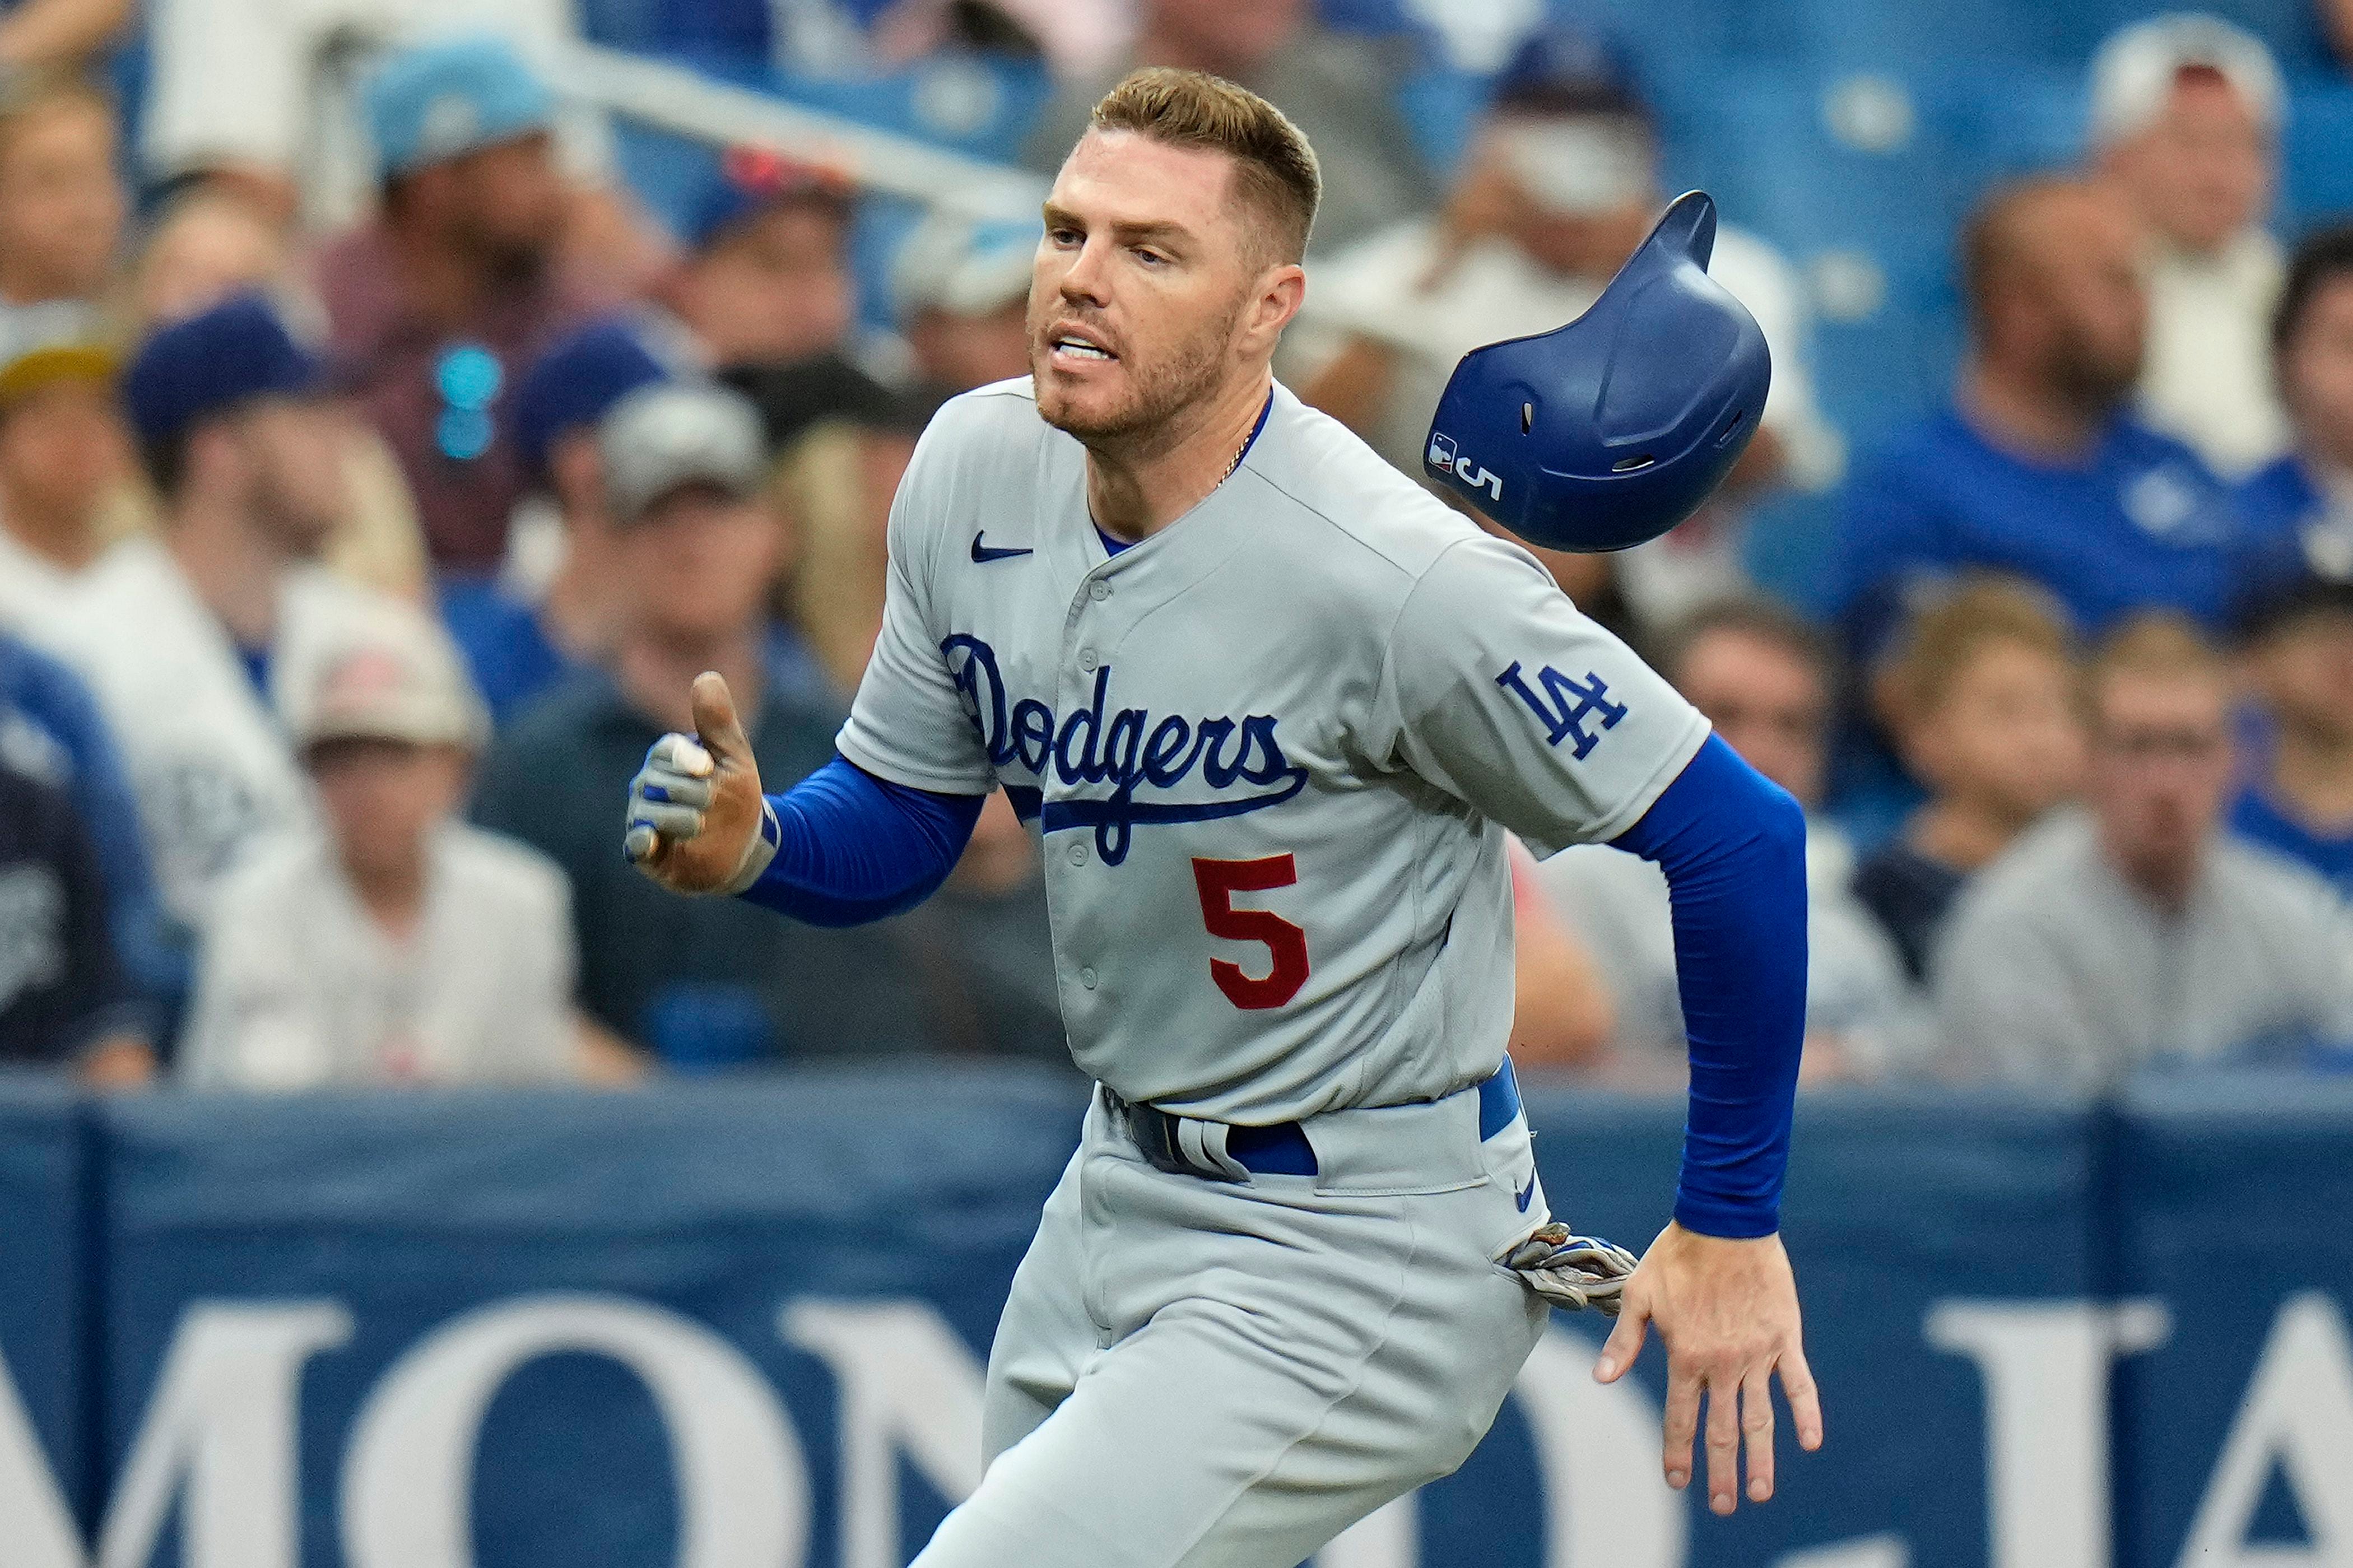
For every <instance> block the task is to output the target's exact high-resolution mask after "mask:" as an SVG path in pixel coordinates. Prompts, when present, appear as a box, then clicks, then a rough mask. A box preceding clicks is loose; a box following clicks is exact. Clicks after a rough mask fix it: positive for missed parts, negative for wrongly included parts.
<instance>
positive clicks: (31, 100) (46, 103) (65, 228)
mask: <svg viewBox="0 0 2353 1568" xmlns="http://www.w3.org/2000/svg"><path fill="white" fill-rule="evenodd" d="M114 127H115V116H114V105H113V103H112V102H111V100H109V99H108V98H107V96H106V94H104V93H103V92H101V91H100V90H99V89H97V88H95V87H93V86H91V85H90V83H89V82H87V81H85V80H83V79H80V78H79V77H76V76H71V75H51V74H36V75H33V76H30V77H28V78H24V79H8V78H7V73H6V72H5V71H0V310H5V309H7V308H8V307H11V306H17V305H37V304H41V303H44V302H47V301H48V300H80V301H82V302H83V303H85V304H87V303H90V302H92V301H95V300H97V299H98V298H99V297H100V295H101V294H103V293H104V292H105V289H106V287H107V284H108V282H109V281H110V279H111V278H112V276H113V270H114V263H115V253H116V251H117V249H118V248H119V247H121V242H122V226H123V221H124V218H125V217H126V216H127V215H128V213H129V210H130V203H129V199H128V197H127V196H126V195H125V194H124V192H123V189H122V180H121V175H120V174H117V173H116V170H115V130H114Z"/></svg>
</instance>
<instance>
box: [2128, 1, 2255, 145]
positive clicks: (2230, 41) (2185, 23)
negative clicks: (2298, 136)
mask: <svg viewBox="0 0 2353 1568" xmlns="http://www.w3.org/2000/svg"><path fill="white" fill-rule="evenodd" d="M2199 68H2203V69H2206V70H2211V71H2214V72H2216V73H2217V74H2219V75H2220V76H2221V78H2222V79H2223V80H2225V81H2227V82H2229V83H2230V84H2231V87H2232V90H2234V91H2235V92H2237V93H2238V95H2239V98H2240V100H2242V102H2244V103H2245V104H2246V106H2247V110H2248V112H2249V113H2251V114H2253V116H2254V117H2255V118H2256V119H2257V120H2258V121H2261V122H2262V123H2263V126H2264V128H2265V129H2266V130H2276V129H2278V127H2279V123H2280V120H2281V118H2282V116H2283V115H2284V113H2285V112H2286V108H2287V89H2286V87H2285V85H2284V83H2283V82H2282V81H2281V79H2280V71H2279V66H2278V65H2277V64H2276V63H2275V62H2274V60H2273V59H2272V52H2271V51H2270V50H2269V49H2267V48H2265V47H2263V40H2262V39H2260V38H2258V37H2255V36H2254V35H2253V34H2252V33H2250V32H2247V31H2246V30H2245V29H2244V28H2242V27H2236V26H2232V25H2231V24H2230V23H2228V22H2225V21H2223V20H2222V19H2221V17H2220V16H2206V15H2205V14H2203V13H2202V12H2177V13H2175V14H2173V15H2171V16H2153V17H2151V18H2150V19H2149V20H2147V21H2146V22H2135V23H2134V24H2133V25H2132V26H2128V27H2121V28H2118V29H2117V30H2116V32H2114V33H2111V34H2109V35H2108V37H2107V40H2106V41H2105V43H2103V44H2101V45H2100V47H2099V49H2098V52H2096V53H2095V54H2094V55H2093V56H2092V77H2091V97H2092V131H2091V139H2092V146H2093V148H2094V150H2098V149H2101V148H2105V147H2112V146H2114V145H2115V144H2116V143H2117V142H2121V141H2124V140H2125V139H2126V138H2127V137H2130V136H2136V135H2138V134H2139V133H2140V132H2143V131H2146V130H2147V129H2148V127H2149V126H2150V125H2151V124H2153V123H2155V122H2156V121H2157V118H2158V115H2160V114H2162V113H2164V112H2165V106H2166V103H2167V102H2168V100H2170V99H2171V98H2172V96H2173V88H2174V84H2175V82H2176V81H2178V80H2179V78H2180V76H2181V73H2182V72H2183V71H2185V70H2193V69H2199Z"/></svg>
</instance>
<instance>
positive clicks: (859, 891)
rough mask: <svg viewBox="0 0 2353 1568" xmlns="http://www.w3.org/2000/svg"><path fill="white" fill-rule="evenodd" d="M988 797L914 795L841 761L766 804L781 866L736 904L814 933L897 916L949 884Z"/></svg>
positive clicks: (773, 866)
mask: <svg viewBox="0 0 2353 1568" xmlns="http://www.w3.org/2000/svg"><path fill="white" fill-rule="evenodd" d="M986 798H987V797H986V796H983V795H935V794H934V793H933V792H932V791H930V790H921V789H909V788H908V787H907V786H906V785H904V784H892V783H891V782H890V781H889V780H888V779H881V778H877V777H875V776H874V775H873V774H872V773H868V772H867V771H866V770H865V769H863V768H860V767H859V766H857V765H856V764H855V763H850V762H849V761H847V760H845V759H843V758H842V757H839V756H836V757H835V758H834V759H833V761H831V762H829V763H826V765H825V766H823V767H821V768H819V769H818V771H817V772H815V773H811V774H809V776H808V777H807V778H805V779H803V780H801V782H800V783H798V784H795V785H794V786H793V787H792V788H791V789H789V790H787V791H786V792H785V793H784V794H783V795H770V796H768V805H769V806H770V807H771V808H772V809H773V810H774V811H775V812H776V826H777V829H778V833H779V837H778V839H777V843H776V858H775V859H774V860H772V861H770V862H769V863H768V868H767V869H766V870H765V871H764V872H762V873H761V874H760V879H759V880H758V881H756V882H754V883H753V884H752V885H751V886H750V887H749V888H746V889H744V891H743V892H742V893H741V894H740V895H739V897H742V898H744V899H748V900H751V901H752V902H753V903H755V904H758V905H760V906H762V907H763V908H765V909H771V910H776V911H777V912H778V913H779V914H786V915H790V916H792V917H793V919H795V920H797V921H806V922H807V923H808V924H810V925H818V926H853V925H863V924H865V923H866V922H868V921H879V920H883V919H886V918H888V917H890V916H892V915H895V914H900V913H902V912H903V911H905V910H911V909H913V908H914V907H915V906H916V905H917V904H920V903H922V902H923V900H925V899H928V898H930V897H931V896H932V895H933V894H934V892H936V891H938V890H939V886H940V884H941V883H942V882H944V881H946V880H947V876H948V873H949V872H950V871H952V870H954V869H955V863H956V859H957V858H958V857H959V856H961V855H962V854H963V853H964V847H965V842H966V841H967V840H969V839H970V838H971V837H972V829H973V825H974V824H975V823H976V822H978V821H979V820H980V807H981V803H982V801H983V800H985V799H986Z"/></svg>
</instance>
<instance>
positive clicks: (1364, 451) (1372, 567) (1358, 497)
mask: <svg viewBox="0 0 2353 1568" xmlns="http://www.w3.org/2000/svg"><path fill="white" fill-rule="evenodd" d="M1266 437H1271V439H1268V438H1266ZM1240 475H1247V476H1249V478H1250V480H1251V481H1253V482H1255V483H1256V484H1257V485H1258V486H1259V487H1260V488H1261V500H1262V501H1265V502H1269V503H1271V504H1272V506H1274V507H1275V508H1277V509H1279V510H1281V511H1282V512H1283V513H1285V514H1287V516H1288V519H1289V522H1290V526H1289V527H1287V528H1285V529H1282V530H1280V531H1276V530H1270V531H1269V533H1270V535H1271V537H1275V538H1287V539H1289V540H1291V541H1293V542H1295V544H1296V546H1297V547H1298V548H1300V549H1302V550H1303V551H1305V552H1310V553H1312V554H1313V555H1314V557H1315V558H1316V560H1317V561H1318V562H1319V563H1321V564H1322V566H1323V567H1324V570H1325V571H1327V572H1329V571H1336V572H1340V573H1343V574H1347V573H1348V569H1349V568H1350V567H1354V568H1356V573H1355V574H1352V575H1361V576H1362V577H1364V578H1365V579H1366V580H1367V583H1368V585H1369V584H1382V585H1386V586H1387V587H1388V588H1389V589H1390V590H1391V591H1393V592H1395V593H1396V594H1397V595H1398V597H1400V598H1402V597H1403V596H1405V595H1408V594H1409V593H1411V591H1412V590H1413V587H1414V586H1415V584H1418V583H1419V582H1420V581H1421V580H1422V579H1423V578H1424V577H1426V576H1427V575H1429V574H1430V572H1431V571H1432V570H1433V569H1434V568H1436V567H1437V566H1438V565H1439V564H1440V562H1443V561H1449V560H1450V559H1451V558H1454V557H1461V556H1463V555H1464V554H1465V552H1468V553H1469V554H1470V555H1471V556H1472V557H1480V558H1483V557H1484V556H1486V555H1488V554H1490V553H1494V552H1500V554H1499V555H1498V559H1508V558H1510V557H1514V556H1516V557H1518V558H1519V560H1520V561H1521V562H1524V563H1525V564H1526V566H1527V567H1529V568H1530V569H1533V570H1535V571H1538V572H1541V571H1542V568H1541V567H1537V566H1535V563H1534V561H1533V560H1531V559H1529V558H1528V557H1527V555H1526V553H1525V552H1524V551H1520V550H1519V549H1517V547H1515V546H1512V545H1507V544H1504V542H1502V541H1500V540H1495V539H1493V538H1492V537H1491V536H1489V535H1488V534H1487V533H1486V532H1484V531H1482V530H1481V528H1480V527H1479V525H1478V524H1477V523H1475V522H1473V521H1471V519H1469V518H1467V517H1465V516H1463V515H1462V514H1461V512H1458V511H1456V510H1454V509H1453V508H1451V507H1450V506H1448V505H1447V504H1446V503H1445V502H1444V501H1442V500H1439V499H1438V497H1437V496H1436V495H1435V494H1433V493H1431V492H1430V490H1428V489H1424V488H1423V487H1422V486H1421V485H1420V484H1419V483H1417V482H1416V481H1414V480H1413V479H1409V478H1408V477H1406V476H1405V475H1404V474H1401V473H1399V472H1398V470H1397V469H1396V468H1394V467H1392V466H1391V465H1390V464H1389V462H1388V459H1387V458H1383V457H1382V456H1381V455H1380V454H1379V453H1377V452H1376V451H1374V450H1373V448H1372V447H1369V446H1367V445H1366V444H1365V442H1364V441H1363V440H1362V439H1361V438H1360V437H1358V436H1357V435H1356V433H1355V432H1354V431H1352V430H1350V429H1349V428H1348V427H1347V426H1345V425H1343V424H1341V423H1340V422H1339V421H1338V420H1336V419H1335V418H1333V417H1332V416H1329V415H1327V414H1324V413H1322V412H1321V411H1319V410H1317V409H1314V408H1311V407H1309V406H1308V405H1305V404H1303V403H1302V402H1300V401H1299V399H1298V398H1297V397H1296V396H1295V395H1293V394H1292V393H1291V392H1290V390H1289V389H1287V388H1285V387H1282V386H1277V387H1276V388H1275V406H1274V410H1273V412H1272V413H1271V415H1270V416H1268V425H1267V429H1266V432H1265V435H1264V437H1261V440H1259V441H1258V442H1257V443H1255V444H1254V445H1253V446H1252V447H1251V448H1250V453H1249V455H1248V457H1246V458H1244V459H1243V462H1242V466H1241V468H1240V474H1239V475H1238V476H1237V477H1240ZM1489 546H1492V547H1493V551H1492V552H1491V551H1490V550H1489V549H1488V548H1487V547H1489Z"/></svg>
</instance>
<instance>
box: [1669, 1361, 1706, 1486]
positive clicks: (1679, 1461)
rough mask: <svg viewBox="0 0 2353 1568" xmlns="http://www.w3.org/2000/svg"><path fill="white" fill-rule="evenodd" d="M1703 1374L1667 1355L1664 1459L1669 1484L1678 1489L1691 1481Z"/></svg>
mask: <svg viewBox="0 0 2353 1568" xmlns="http://www.w3.org/2000/svg"><path fill="white" fill-rule="evenodd" d="M1699 1389H1700V1380H1699V1374H1698V1373H1694V1372H1692V1371H1690V1370H1688V1369H1687V1368H1684V1367H1680V1366H1677V1365H1676V1364H1675V1363H1674V1358H1673V1357H1672V1355H1670V1356H1669V1357H1668V1358H1667V1410H1666V1425H1665V1432H1666V1438H1667V1443H1666V1448H1665V1451H1664V1454H1663V1456H1662V1465H1663V1468H1665V1470H1666V1473H1667V1485H1669V1486H1671V1487H1672V1488H1674V1489H1676V1490H1677V1491H1681V1490H1683V1488H1684V1487H1686V1486H1688V1485H1690V1484H1691V1469H1692V1438H1693V1437H1694V1436H1695V1435H1696V1434H1697V1432H1698V1430H1699Z"/></svg>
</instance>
